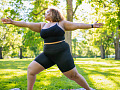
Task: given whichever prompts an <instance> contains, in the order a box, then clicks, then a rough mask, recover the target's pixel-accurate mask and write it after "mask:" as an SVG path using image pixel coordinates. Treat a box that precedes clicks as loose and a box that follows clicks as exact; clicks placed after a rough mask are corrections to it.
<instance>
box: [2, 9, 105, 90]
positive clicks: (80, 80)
mask: <svg viewBox="0 0 120 90" xmlns="http://www.w3.org/2000/svg"><path fill="white" fill-rule="evenodd" d="M1 20H2V22H3V23H4V24H13V25H16V26H19V27H28V28H29V29H31V30H33V31H35V32H38V33H40V36H41V37H42V38H43V39H44V49H43V53H41V54H39V55H38V56H37V57H36V58H35V59H34V60H33V61H32V62H31V63H30V64H29V66H28V70H27V80H28V83H27V90H33V86H34V83H35V80H36V74H38V73H40V72H41V71H43V70H44V69H47V68H49V67H51V66H53V65H55V64H56V65H57V66H58V68H59V69H60V70H61V72H62V73H63V74H64V75H65V76H66V77H68V78H69V79H71V80H74V81H75V82H76V83H77V84H79V85H80V86H82V87H83V88H85V89H86V90H91V88H90V87H89V85H88V84H87V82H86V80H85V79H84V77H83V76H82V75H80V74H79V73H78V71H77V69H76V67H75V64H74V61H73V57H72V56H71V53H70V48H69V45H68V44H67V43H66V42H65V41H64V39H65V37H64V34H65V31H73V30H76V29H89V28H100V27H101V26H103V23H97V22H95V23H94V24H85V23H74V22H70V21H66V20H64V18H63V16H62V15H61V13H60V12H59V11H58V10H56V9H52V8H51V9H48V10H47V11H46V13H45V20H47V21H49V22H48V23H45V22H40V23H26V22H21V21H13V20H12V19H11V18H9V17H8V19H5V18H2V19H1Z"/></svg>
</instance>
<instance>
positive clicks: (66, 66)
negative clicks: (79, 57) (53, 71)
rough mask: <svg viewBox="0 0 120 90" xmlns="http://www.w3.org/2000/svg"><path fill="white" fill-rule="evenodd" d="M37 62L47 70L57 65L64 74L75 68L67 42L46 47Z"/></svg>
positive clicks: (36, 59)
mask: <svg viewBox="0 0 120 90" xmlns="http://www.w3.org/2000/svg"><path fill="white" fill-rule="evenodd" d="M35 61H36V62H38V63H39V64H40V65H42V66H43V67H44V68H45V69H47V68H49V67H51V66H53V65H55V64H57V66H58V68H59V69H60V70H61V71H62V72H66V71H69V70H71V69H73V68H74V67H75V65H74V61H73V57H72V55H71V53H70V47H69V45H68V43H66V42H65V41H63V42H60V43H57V44H49V45H48V44H47V45H44V49H43V53H41V54H39V55H38V56H37V57H36V58H35Z"/></svg>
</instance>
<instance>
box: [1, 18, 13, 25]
mask: <svg viewBox="0 0 120 90" xmlns="http://www.w3.org/2000/svg"><path fill="white" fill-rule="evenodd" d="M7 18H8V19H5V18H2V19H1V21H2V22H3V24H11V23H12V19H11V18H9V17H7Z"/></svg>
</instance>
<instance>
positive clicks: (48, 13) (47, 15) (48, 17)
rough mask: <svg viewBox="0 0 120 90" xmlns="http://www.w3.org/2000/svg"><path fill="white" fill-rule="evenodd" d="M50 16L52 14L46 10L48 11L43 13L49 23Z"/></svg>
mask: <svg viewBox="0 0 120 90" xmlns="http://www.w3.org/2000/svg"><path fill="white" fill-rule="evenodd" d="M51 16H52V12H51V11H50V10H49V9H48V10H47V11H46V12H45V20H47V21H51Z"/></svg>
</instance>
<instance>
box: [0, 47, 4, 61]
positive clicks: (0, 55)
mask: <svg viewBox="0 0 120 90" xmlns="http://www.w3.org/2000/svg"><path fill="white" fill-rule="evenodd" d="M2 49H3V48H2V47H0V59H3V58H2Z"/></svg>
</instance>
